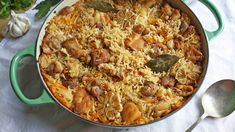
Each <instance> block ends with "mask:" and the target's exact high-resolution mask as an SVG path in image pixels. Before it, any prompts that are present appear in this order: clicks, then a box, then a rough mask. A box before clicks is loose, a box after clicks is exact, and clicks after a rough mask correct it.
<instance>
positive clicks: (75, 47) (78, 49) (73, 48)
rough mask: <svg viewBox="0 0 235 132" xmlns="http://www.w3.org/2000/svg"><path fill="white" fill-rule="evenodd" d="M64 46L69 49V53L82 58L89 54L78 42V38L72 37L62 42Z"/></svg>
mask: <svg viewBox="0 0 235 132" xmlns="http://www.w3.org/2000/svg"><path fill="white" fill-rule="evenodd" d="M62 46H63V47H64V48H65V49H66V50H67V51H68V53H69V54H70V55H71V56H73V57H75V58H80V57H82V56H85V55H86V54H87V52H86V50H83V49H82V46H81V45H80V44H79V43H78V41H77V39H76V38H71V39H68V40H66V41H64V42H63V43H62Z"/></svg>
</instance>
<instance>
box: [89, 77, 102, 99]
mask: <svg viewBox="0 0 235 132" xmlns="http://www.w3.org/2000/svg"><path fill="white" fill-rule="evenodd" d="M102 87H103V86H102V84H101V82H100V81H98V80H93V81H91V82H90V84H86V89H87V91H88V92H89V93H90V94H91V95H92V96H94V97H96V98H97V97H99V96H100V95H102V94H103V93H104V90H103V88H102Z"/></svg>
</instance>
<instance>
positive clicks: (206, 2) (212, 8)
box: [182, 0, 224, 40]
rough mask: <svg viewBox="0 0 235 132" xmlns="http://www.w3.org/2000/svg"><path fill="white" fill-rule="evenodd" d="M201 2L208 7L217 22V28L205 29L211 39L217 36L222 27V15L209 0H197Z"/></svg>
mask: <svg viewBox="0 0 235 132" xmlns="http://www.w3.org/2000/svg"><path fill="white" fill-rule="evenodd" d="M182 1H183V2H185V1H187V0H182ZM199 1H200V2H201V3H202V4H204V5H205V6H206V7H207V8H209V10H210V11H211V12H212V13H213V15H214V16H215V17H216V21H217V23H218V29H217V30H215V31H208V30H205V32H206V35H207V38H208V40H212V39H213V38H215V37H216V36H218V35H219V34H220V33H221V31H223V29H224V23H223V20H222V17H221V15H220V13H219V11H218V9H217V8H216V6H215V5H214V4H213V3H212V2H211V1H210V0H199Z"/></svg>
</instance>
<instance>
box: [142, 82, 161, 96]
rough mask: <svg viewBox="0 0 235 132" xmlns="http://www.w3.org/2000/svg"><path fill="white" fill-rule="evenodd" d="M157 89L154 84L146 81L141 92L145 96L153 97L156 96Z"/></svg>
mask: <svg viewBox="0 0 235 132" xmlns="http://www.w3.org/2000/svg"><path fill="white" fill-rule="evenodd" d="M156 91H157V89H156V86H155V85H154V83H153V82H149V81H146V82H145V83H144V87H143V88H141V90H140V92H141V94H142V95H144V96H153V95H155V93H156Z"/></svg>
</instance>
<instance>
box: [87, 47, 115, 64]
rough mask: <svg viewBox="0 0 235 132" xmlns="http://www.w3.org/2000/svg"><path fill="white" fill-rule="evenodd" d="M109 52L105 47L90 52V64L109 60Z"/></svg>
mask: <svg viewBox="0 0 235 132" xmlns="http://www.w3.org/2000/svg"><path fill="white" fill-rule="evenodd" d="M109 58H110V54H109V51H108V50H106V49H96V50H94V51H93V52H92V53H91V63H92V66H97V65H99V64H102V63H106V62H108V61H109Z"/></svg>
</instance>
